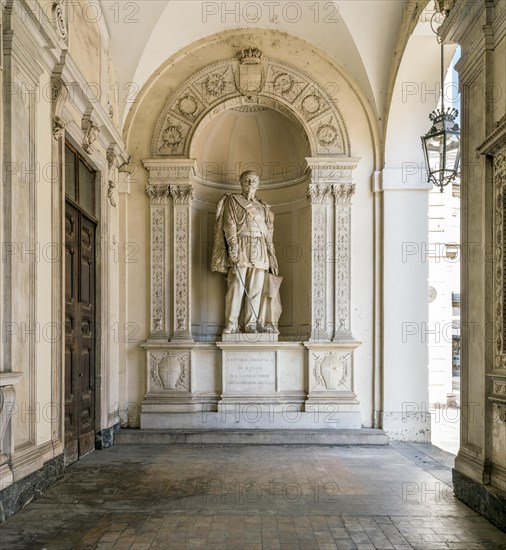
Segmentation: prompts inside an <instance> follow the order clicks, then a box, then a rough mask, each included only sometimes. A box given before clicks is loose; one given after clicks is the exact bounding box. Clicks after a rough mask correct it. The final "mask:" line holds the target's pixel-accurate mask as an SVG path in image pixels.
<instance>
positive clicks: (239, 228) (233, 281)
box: [211, 171, 282, 334]
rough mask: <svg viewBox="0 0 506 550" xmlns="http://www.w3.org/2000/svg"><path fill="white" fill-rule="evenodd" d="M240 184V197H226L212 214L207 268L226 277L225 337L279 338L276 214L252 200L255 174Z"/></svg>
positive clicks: (246, 175) (245, 176) (247, 174)
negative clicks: (211, 245)
mask: <svg viewBox="0 0 506 550" xmlns="http://www.w3.org/2000/svg"><path fill="white" fill-rule="evenodd" d="M240 183H241V187H242V194H240V195H239V194H234V195H230V194H227V195H225V196H224V197H223V198H222V199H221V200H220V202H219V203H218V208H217V212H216V226H215V235H214V249H213V258H212V265H211V269H212V271H218V272H221V273H226V274H227V283H228V290H227V294H226V298H225V329H224V330H223V334H233V333H238V332H247V333H256V332H268V333H277V332H278V328H277V327H278V321H279V317H280V315H281V302H280V300H279V286H280V284H281V280H282V277H279V276H278V263H277V260H276V255H275V252H274V244H273V238H272V237H273V230H274V225H273V221H274V214H273V213H272V212H271V210H270V208H269V206H268V205H267V204H265V203H264V202H263V201H262V200H260V199H257V198H256V197H255V193H256V190H257V189H258V185H259V178H258V176H257V175H256V174H255V172H252V171H247V172H243V173H242V174H241V177H240ZM241 329H242V330H241Z"/></svg>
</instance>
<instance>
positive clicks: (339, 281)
mask: <svg viewBox="0 0 506 550" xmlns="http://www.w3.org/2000/svg"><path fill="white" fill-rule="evenodd" d="M353 193H355V184H353V183H338V184H334V185H332V194H333V196H334V211H335V223H334V258H335V269H334V286H335V293H334V299H335V303H334V323H333V325H334V334H333V336H332V339H333V340H351V338H352V336H351V329H350V301H351V292H350V290H351V289H350V274H351V198H352V196H353Z"/></svg>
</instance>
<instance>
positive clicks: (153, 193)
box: [146, 184, 170, 206]
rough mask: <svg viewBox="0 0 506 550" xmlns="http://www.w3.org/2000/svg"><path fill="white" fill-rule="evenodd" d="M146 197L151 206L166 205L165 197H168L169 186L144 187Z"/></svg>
mask: <svg viewBox="0 0 506 550" xmlns="http://www.w3.org/2000/svg"><path fill="white" fill-rule="evenodd" d="M146 195H147V196H148V197H149V203H150V204H151V205H158V206H160V205H163V204H167V197H168V196H169V195H170V185H166V184H161V185H149V184H148V185H146Z"/></svg>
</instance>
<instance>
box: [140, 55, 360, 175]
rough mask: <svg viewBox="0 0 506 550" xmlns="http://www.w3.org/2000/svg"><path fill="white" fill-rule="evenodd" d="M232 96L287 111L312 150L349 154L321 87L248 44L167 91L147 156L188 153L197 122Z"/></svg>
mask: <svg viewBox="0 0 506 550" xmlns="http://www.w3.org/2000/svg"><path fill="white" fill-rule="evenodd" d="M232 101H235V102H239V103H238V104H239V105H245V104H248V103H251V102H253V103H254V104H255V105H258V106H265V107H268V108H272V109H276V110H278V111H279V112H281V113H283V114H286V113H287V112H289V113H290V114H291V116H293V117H295V118H296V119H297V120H298V121H299V123H300V124H302V126H303V127H304V129H305V133H306V135H307V137H308V139H309V142H310V147H311V153H312V155H314V156H316V155H339V156H342V157H349V155H350V150H351V146H350V140H349V136H348V131H347V128H346V125H345V123H344V120H343V117H342V115H341V113H340V111H339V108H338V107H337V104H336V103H335V102H334V100H333V98H332V97H331V96H330V95H329V93H328V92H327V91H326V90H325V89H324V87H322V86H319V85H318V83H316V82H315V81H314V80H312V79H311V78H310V77H309V76H308V75H307V74H305V73H304V72H303V71H301V70H299V69H298V68H296V67H294V66H293V65H291V64H289V63H285V62H282V61H278V60H275V59H269V58H266V57H264V56H263V55H262V53H261V52H260V51H259V50H257V49H256V48H248V49H246V50H242V51H241V52H239V54H238V55H237V56H236V57H234V58H231V59H227V60H224V61H221V62H218V63H215V64H213V65H209V66H208V67H206V68H204V69H202V70H201V71H199V72H197V73H195V74H194V75H193V76H192V77H190V78H189V79H188V80H186V81H185V82H184V84H183V85H181V86H180V88H178V89H177V90H176V91H175V92H174V94H172V96H171V97H170V98H169V100H168V101H167V103H166V105H165V107H164V108H163V110H162V112H161V114H160V116H159V118H158V121H157V124H156V126H155V130H154V133H153V139H152V142H151V154H152V156H153V157H189V156H190V149H191V144H192V141H193V140H194V137H195V135H197V134H198V132H199V129H200V128H201V127H202V125H203V124H206V123H207V122H208V120H209V118H212V117H214V116H217V115H219V114H220V112H222V108H221V107H222V105H223V104H227V105H228V106H229V107H227V108H230V103H231V102H232ZM343 177H344V175H343ZM339 179H342V178H341V177H340V178H339ZM334 181H336V180H332V182H334Z"/></svg>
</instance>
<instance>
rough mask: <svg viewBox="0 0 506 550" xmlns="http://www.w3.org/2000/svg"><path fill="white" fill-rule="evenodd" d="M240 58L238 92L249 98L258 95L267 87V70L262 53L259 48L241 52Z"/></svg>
mask: <svg viewBox="0 0 506 550" xmlns="http://www.w3.org/2000/svg"><path fill="white" fill-rule="evenodd" d="M237 57H238V58H239V71H238V74H236V87H237V90H238V91H239V92H240V93H241V94H243V95H245V96H247V97H252V96H256V95H258V94H259V93H260V92H261V91H262V90H263V88H264V85H265V69H264V67H263V65H262V52H261V51H260V50H259V49H258V48H247V49H246V50H241V51H240V52H239V53H238V55H237Z"/></svg>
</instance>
